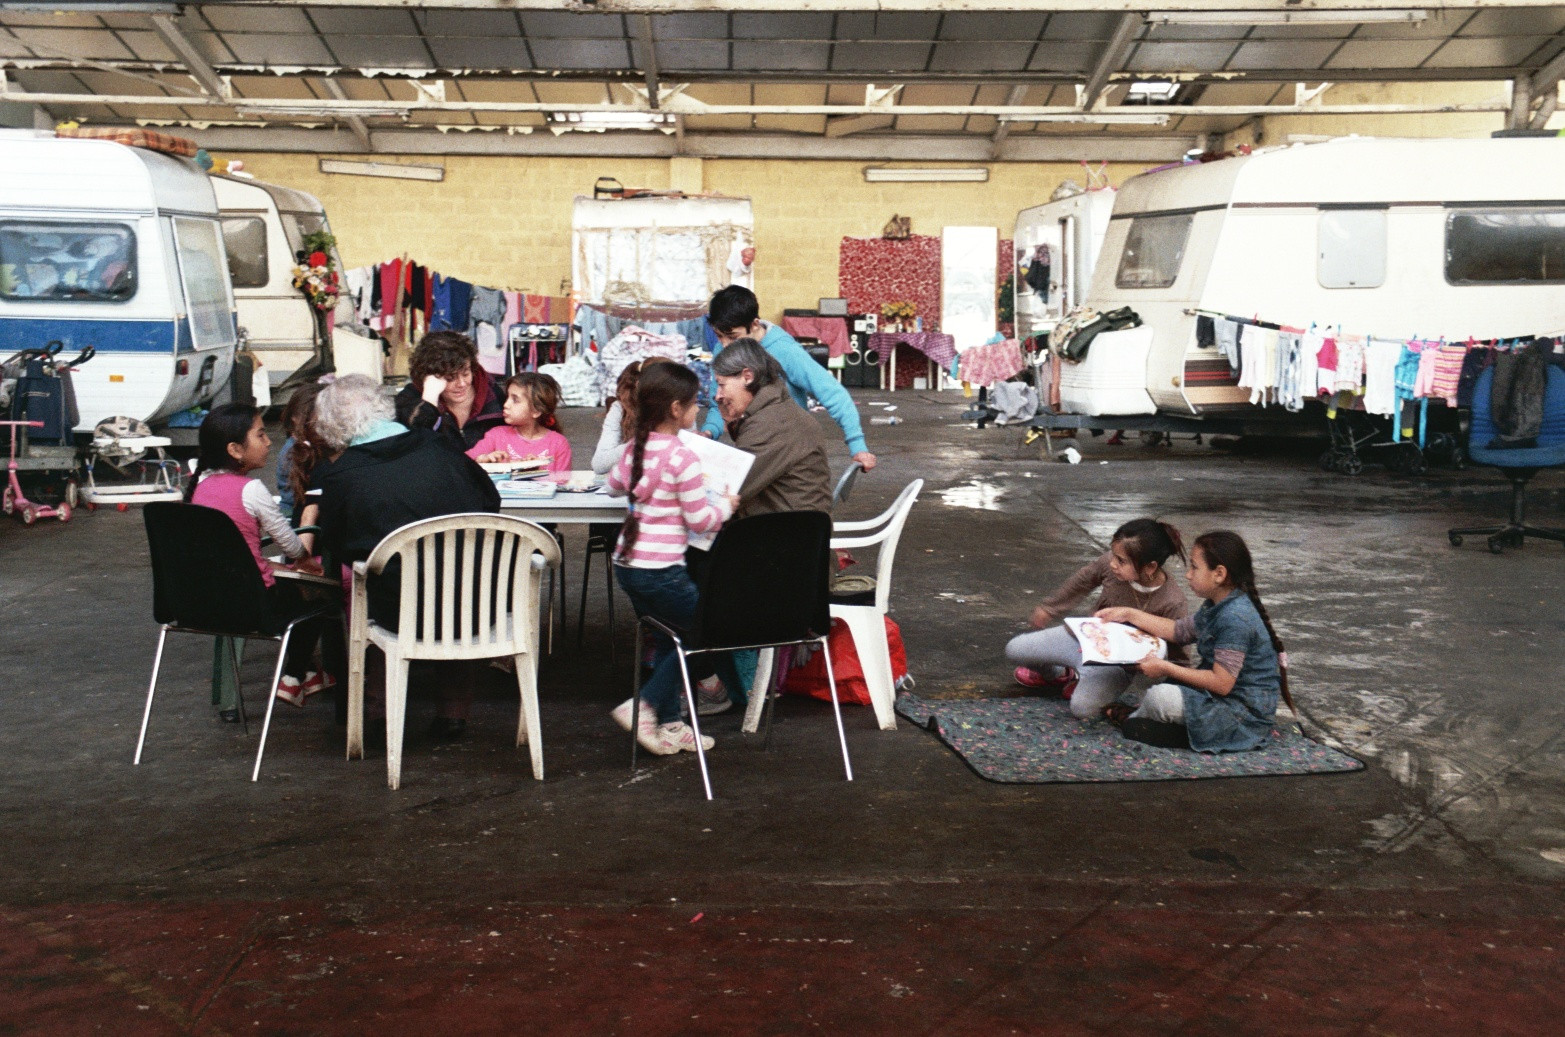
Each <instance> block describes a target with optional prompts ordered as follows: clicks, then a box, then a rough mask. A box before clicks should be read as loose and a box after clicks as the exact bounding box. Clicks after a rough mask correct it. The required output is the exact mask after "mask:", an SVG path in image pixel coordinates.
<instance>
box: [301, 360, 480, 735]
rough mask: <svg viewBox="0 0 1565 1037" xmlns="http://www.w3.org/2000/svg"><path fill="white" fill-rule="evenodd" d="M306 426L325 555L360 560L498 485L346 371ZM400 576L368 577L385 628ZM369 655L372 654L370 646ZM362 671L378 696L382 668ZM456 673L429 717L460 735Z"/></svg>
mask: <svg viewBox="0 0 1565 1037" xmlns="http://www.w3.org/2000/svg"><path fill="white" fill-rule="evenodd" d="M315 427H316V431H317V432H318V433H319V435H320V437H321V439H322V440H323V441H324V443H325V446H326V450H327V452H328V453H329V454H331V455H332V457H331V460H329V461H327V462H325V463H323V464H321V465H319V466H318V467H317V468H316V469H315V472H314V476H313V479H312V482H311V487H310V499H312V500H316V501H319V503H320V507H321V510H320V519H319V523H320V527H321V533H320V539H319V541H318V543H319V544H320V545H321V547H322V550H323V552H324V554H325V555H326V556H327V557H329V558H330V559H331V560H332V561H333V562H334V563H337V564H339V565H342V566H344V567H348V566H351V565H352V564H353V563H354V562H362V561H364V560H365V559H366V558H368V557H369V556H370V552H372V551H374V550H375V546H376V545H377V544H379V543H380V542H381V540H383V539H384V538H385V536H386V534H388V533H390V532H391V531H392V530H394V529H398V528H400V527H402V526H405V525H407V524H408V523H409V522H417V521H418V520H420V519H427V518H436V517H438V516H441V515H456V514H460V513H462V512H468V511H490V512H494V511H499V510H500V494H499V491H498V490H496V489H495V485H494V483H493V482H492V481H490V479H489V476H488V475H487V474H485V472H484V470H483V469H482V468H480V467H478V465H477V464H476V463H474V462H473V461H472V460H470V459H469V458H468V457H467V456H466V455H464V454H462V453H460V452H458V451H457V450H456V449H454V448H453V447H452V446H450V445H448V444H447V443H446V442H445V440H444V438H443V437H442V436H441V435H440V434H439V433H437V432H433V431H431V430H429V429H423V428H417V429H408V428H406V427H404V426H403V425H400V424H398V423H397V422H395V421H393V420H392V407H391V401H390V400H388V399H387V398H386V396H385V394H384V393H383V392H382V391H381V388H380V386H379V385H377V384H375V382H374V381H373V380H372V379H370V378H368V377H367V376H365V375H347V376H345V377H343V378H339V379H337V380H336V381H335V382H333V383H332V384H331V385H328V386H327V387H326V388H325V389H322V390H321V394H320V396H319V397H318V398H317V399H316V401H315ZM399 577H400V573H399V572H395V571H393V569H392V567H390V566H388V567H387V569H386V571H385V573H383V574H382V575H381V576H380V577H379V578H378V579H375V580H372V581H371V582H370V586H369V613H370V617H371V618H372V619H374V620H375V622H376V623H378V624H380V625H381V626H383V627H387V628H388V629H392V630H395V629H396V625H397V603H398V597H399V595H398V580H399ZM370 658H371V660H372V661H373V662H374V663H377V664H378V663H379V662H380V657H379V655H378V654H377V653H374V652H372V653H370ZM370 676H371V678H372V679H371V681H370V687H373V688H375V689H376V690H377V691H379V692H380V694H379V695H377V696H376V701H379V702H381V703H383V702H384V697H383V696H384V674H383V672H381V671H380V667H379V666H375V667H372V669H371V671H370ZM375 677H379V678H380V679H379V680H375V679H374V678H375ZM459 678H460V679H447V680H445V681H443V682H442V685H441V700H440V715H439V716H437V717H436V718H435V722H434V723H433V724H431V725H430V733H431V734H432V735H433V736H434V737H436V738H440V739H453V738H459V737H461V735H462V733H463V731H464V730H465V729H466V727H467V714H468V711H469V710H470V709H471V707H472V702H473V692H472V678H471V674H468V673H463V674H460V675H459ZM382 708H384V707H383V706H382Z"/></svg>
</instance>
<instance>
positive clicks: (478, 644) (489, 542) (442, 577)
mask: <svg viewBox="0 0 1565 1037" xmlns="http://www.w3.org/2000/svg"><path fill="white" fill-rule="evenodd" d="M394 563H395V564H394ZM559 564H560V545H559V543H558V542H557V541H556V540H555V539H554V537H552V536H550V535H549V533H548V532H547V531H546V530H544V529H543V528H542V527H541V526H539V525H537V524H536V523H532V522H528V521H526V520H525V519H519V518H515V517H513V516H511V515H494V514H489V513H485V512H477V513H465V514H459V515H443V516H440V517H438V518H431V519H422V520H420V521H418V522H410V523H408V524H407V525H405V526H403V527H401V528H400V529H395V530H392V531H391V532H390V533H388V534H386V537H385V539H383V540H382V541H381V542H380V543H379V544H378V545H376V547H375V550H374V551H372V552H370V556H369V558H367V559H366V560H364V561H362V562H355V563H354V564H353V601H352V606H351V609H350V616H349V634H348V759H350V760H351V759H353V758H354V757H355V756H359V757H362V756H363V755H364V662H365V654H366V652H367V651H368V649H369V647H370V646H371V645H374V646H375V647H377V648H379V649H380V650H381V651H382V652H384V653H385V656H386V784H387V785H389V786H390V787H391V788H393V789H395V788H397V787H399V786H400V785H401V783H402V729H403V722H404V720H405V718H406V715H407V691H408V664H409V663H410V662H411V661H412V660H414V659H431V660H441V661H460V660H469V659H472V660H476V659H494V658H499V657H502V656H509V657H510V658H511V659H513V660H514V661H515V664H516V684H517V688H518V690H519V691H520V693H521V712H520V717H519V719H518V721H517V728H516V744H517V745H521V744H522V743H523V742H526V743H527V745H528V748H529V749H530V750H531V753H532V765H533V777H534V778H536V779H538V780H539V781H542V780H543V732H542V730H541V729H540V726H539V717H538V662H537V660H538V650H539V628H540V623H539V619H540V616H541V614H542V601H541V595H542V588H543V570H544V569H549V570H553V569H556V568H557V567H558V566H559ZM388 567H391V569H392V571H390V572H388V571H387V569H388ZM377 578H379V579H383V580H396V581H397V583H396V586H397V588H398V600H397V612H396V627H395V629H392V628H391V626H390V624H388V623H384V622H382V621H377V618H376V617H375V616H372V615H371V614H370V599H371V597H372V595H371V593H370V592H371V589H372V588H371V586H370V584H371V581H372V580H376V579H377ZM373 596H377V597H378V595H373ZM383 619H384V617H382V620H383Z"/></svg>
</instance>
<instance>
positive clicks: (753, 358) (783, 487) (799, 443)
mask: <svg viewBox="0 0 1565 1037" xmlns="http://www.w3.org/2000/svg"><path fill="white" fill-rule="evenodd" d="M712 374H713V375H714V376H715V377H716V378H717V408H718V410H719V411H721V412H722V415H723V421H724V423H725V424H726V425H727V427H728V434H729V436H731V437H732V438H733V441H734V446H736V447H738V448H739V449H740V450H743V451H745V452H747V453H751V454H754V455H755V464H753V465H752V466H751V467H750V473H749V474H748V475H746V476H745V480H744V485H743V486H742V487H740V489H739V501H740V503H739V510H738V511H737V512H736V513H735V516H734V517H735V518H746V517H748V516H750V515H768V514H771V513H772V512H776V511H825V512H829V511H831V465H830V463H829V462H828V461H827V460H826V447H825V446H824V445H823V444H822V443H821V434H820V426H819V425H818V424H817V423H816V421H815V419H814V418H812V417H810V415H809V414H807V413H805V411H804V409H803V408H802V407H800V406H799V405H798V404H797V403H795V402H794V400H793V397H792V396H791V395H789V393H788V383H787V381H786V380H785V379H784V377H783V370H782V365H780V364H779V363H778V362H777V361H776V360H775V359H773V358H772V356H771V354H769V353H767V352H766V350H765V349H762V348H761V345H760V343H758V342H756V341H755V339H752V338H742V339H739V340H738V341H736V342H734V343H732V344H730V345H729V346H727V347H726V348H724V350H723V351H722V352H721V353H719V354H717V356H715V357H714V358H713V359H712Z"/></svg>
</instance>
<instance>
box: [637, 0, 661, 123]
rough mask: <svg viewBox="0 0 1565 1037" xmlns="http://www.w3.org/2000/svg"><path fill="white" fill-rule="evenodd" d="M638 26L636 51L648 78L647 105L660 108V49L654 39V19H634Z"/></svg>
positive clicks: (647, 17)
mask: <svg viewBox="0 0 1565 1037" xmlns="http://www.w3.org/2000/svg"><path fill="white" fill-rule="evenodd" d="M633 21H634V22H635V25H636V50H637V51H638V53H639V55H640V56H639V61H640V63H641V69H642V72H643V73H644V74H645V75H646V77H647V103H648V104H650V105H651V106H652V107H653V108H654V109H656V108H657V106H658V48H657V43H656V41H654V40H653V38H652V18H651V16H649V15H642V16H641V17H639V18H635V19H633Z"/></svg>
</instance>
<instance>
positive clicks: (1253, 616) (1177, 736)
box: [1098, 529, 1293, 752]
mask: <svg viewBox="0 0 1565 1037" xmlns="http://www.w3.org/2000/svg"><path fill="white" fill-rule="evenodd" d="M1186 576H1187V579H1188V580H1189V581H1190V589H1191V590H1193V591H1195V592H1196V593H1197V594H1199V595H1200V596H1201V597H1203V598H1205V599H1206V602H1205V603H1204V604H1203V605H1202V606H1201V607H1200V609H1198V610H1197V611H1196V614H1195V617H1194V618H1193V619H1180V620H1178V621H1175V620H1173V619H1170V618H1168V617H1165V616H1154V615H1149V614H1148V613H1146V612H1143V611H1141V610H1139V609H1134V608H1123V607H1117V608H1106V609H1102V610H1100V611H1099V612H1098V617H1099V618H1100V619H1106V620H1109V621H1110V622H1114V623H1129V624H1131V625H1133V626H1137V627H1140V628H1141V629H1142V630H1145V631H1146V632H1147V633H1149V634H1155V635H1156V636H1158V637H1161V638H1163V639H1164V640H1165V641H1168V642H1169V643H1170V644H1194V645H1195V646H1196V654H1197V655H1199V656H1200V662H1199V663H1198V664H1197V665H1196V666H1195V667H1194V668H1192V667H1189V666H1180V665H1178V664H1177V663H1174V662H1171V661H1170V660H1167V659H1157V658H1151V657H1149V658H1147V659H1145V660H1143V661H1142V662H1141V665H1140V670H1141V672H1142V673H1144V674H1146V675H1147V676H1148V677H1151V678H1153V679H1155V680H1160V681H1171V682H1172V683H1165V684H1157V685H1154V686H1153V687H1151V688H1149V689H1147V693H1146V696H1145V697H1144V698H1143V699H1142V700H1141V708H1139V709H1137V710H1136V711H1135V712H1133V713H1129V715H1128V716H1124V713H1125V712H1128V711H1126V710H1125V708H1124V707H1119V709H1118V710H1111V712H1110V719H1114V720H1119V719H1121V718H1123V724H1122V728H1121V730H1123V732H1124V734H1125V737H1126V738H1131V739H1134V740H1136V741H1138V742H1145V743H1147V744H1148V745H1155V746H1160V747H1162V748H1169V749H1175V748H1178V749H1183V748H1189V749H1195V750H1196V751H1198V752H1243V751H1245V750H1247V749H1259V748H1261V747H1263V746H1265V745H1266V744H1267V742H1268V741H1269V739H1270V736H1271V730H1272V724H1273V722H1274V721H1275V720H1276V719H1277V696H1278V693H1279V692H1280V693H1281V694H1282V697H1283V699H1284V700H1285V701H1286V702H1287V703H1288V706H1289V708H1290V709H1291V708H1292V707H1293V699H1292V698H1291V697H1290V696H1289V694H1288V669H1287V667H1288V657H1287V655H1286V654H1285V653H1284V652H1283V647H1282V641H1281V640H1280V639H1279V638H1278V637H1277V631H1276V630H1274V629H1273V628H1272V621H1271V617H1270V616H1268V615H1267V614H1266V606H1265V605H1262V604H1261V595H1260V592H1259V591H1257V590H1256V589H1255V567H1254V564H1253V563H1252V562H1251V560H1250V549H1249V548H1248V547H1246V546H1245V542H1244V540H1243V539H1241V538H1240V536H1239V534H1237V533H1231V532H1229V531H1228V530H1225V529H1221V530H1214V531H1213V532H1211V533H1204V534H1202V535H1201V536H1199V537H1197V538H1196V542H1195V545H1194V546H1193V547H1192V548H1191V551H1190V568H1189V570H1188V571H1187V574H1186ZM1115 713H1119V714H1120V715H1119V716H1116V715H1115Z"/></svg>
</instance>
